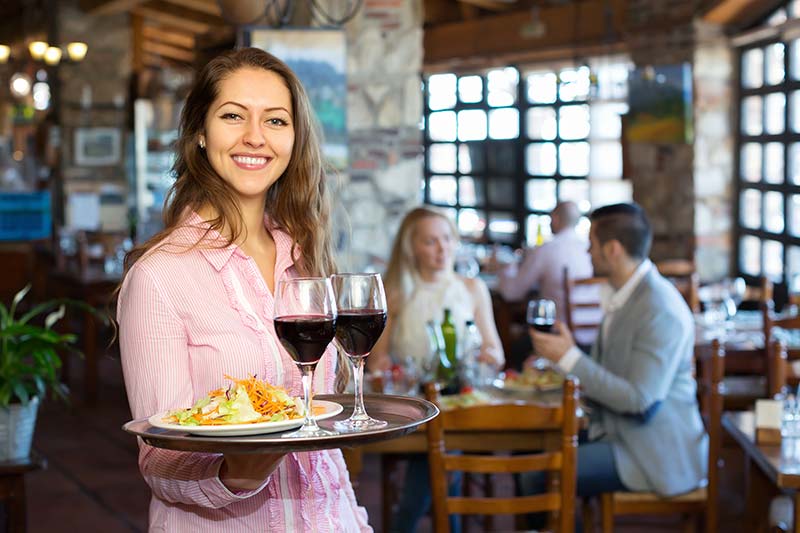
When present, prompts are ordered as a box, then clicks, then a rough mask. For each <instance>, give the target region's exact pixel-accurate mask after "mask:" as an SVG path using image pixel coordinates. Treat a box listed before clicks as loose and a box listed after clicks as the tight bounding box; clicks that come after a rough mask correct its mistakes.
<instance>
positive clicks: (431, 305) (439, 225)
mask: <svg viewBox="0 0 800 533" xmlns="http://www.w3.org/2000/svg"><path fill="white" fill-rule="evenodd" d="M457 245H458V232H457V230H456V227H455V224H453V222H452V221H451V220H450V218H448V217H447V215H445V214H444V213H442V212H441V211H438V210H436V209H434V208H431V207H425V206H423V207H417V208H415V209H413V210H411V211H410V212H409V213H408V214H407V215H406V216H405V218H404V219H403V222H402V223H401V224H400V229H399V230H398V232H397V237H396V238H395V241H394V245H393V246H392V254H391V257H390V258H389V266H388V268H387V270H386V275H385V276H384V285H385V287H386V298H387V304H388V307H389V313H388V315H389V317H388V322H387V324H386V329H385V330H384V333H383V336H382V337H381V338H380V340H379V341H378V343H377V344H376V345H375V348H373V350H372V353H371V354H370V357H369V364H370V368H371V369H373V370H386V369H388V368H390V367H391V365H392V363H393V362H400V361H403V360H405V358H407V357H411V358H412V359H413V360H414V362H415V363H416V364H417V367H418V368H419V367H421V366H424V363H425V359H426V358H428V357H430V347H429V345H428V340H427V339H428V336H427V333H426V330H425V324H426V323H427V322H428V321H429V320H433V321H434V322H436V323H437V324H439V323H441V322H442V320H443V318H444V310H445V308H448V309H450V310H451V311H452V315H453V323H454V324H455V326H456V338H463V335H464V329H465V324H466V322H467V321H468V320H473V321H474V322H475V325H476V326H477V327H478V331H480V334H481V338H482V339H483V342H482V344H481V352H480V356H479V360H482V361H484V362H487V363H492V364H494V365H496V366H498V367H500V366H502V365H503V363H504V357H503V347H502V345H501V344H500V336H499V335H498V334H497V327H496V326H495V323H494V314H493V312H492V301H491V297H490V296H489V289H488V288H487V287H486V284H485V283H484V282H483V281H482V280H481V279H480V278H465V277H463V276H460V275H459V274H456V272H455V271H454V269H453V262H454V257H455V249H456V247H457ZM392 359H395V361H392Z"/></svg>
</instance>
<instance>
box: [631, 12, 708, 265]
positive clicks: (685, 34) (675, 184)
mask: <svg viewBox="0 0 800 533" xmlns="http://www.w3.org/2000/svg"><path fill="white" fill-rule="evenodd" d="M694 4H695V2H693V1H692V0H674V1H671V2H663V1H661V0H633V1H631V2H630V4H629V6H628V13H627V15H628V27H629V28H630V33H629V35H628V36H627V38H628V45H629V50H630V54H631V59H632V60H633V62H634V63H635V65H636V66H637V67H646V66H651V65H652V66H657V65H670V64H678V63H684V62H691V61H692V54H693V48H694V28H693V26H692V25H691V24H690V23H686V22H683V23H672V22H674V21H678V20H686V19H687V17H688V16H687V13H689V14H691V13H693V9H694ZM627 148H628V154H627V162H628V168H627V177H628V178H629V179H630V180H631V182H632V184H633V199H634V201H636V202H638V203H639V204H641V205H642V207H644V209H645V210H646V212H647V214H648V216H649V217H650V219H651V221H652V224H653V232H654V240H653V250H652V253H651V257H652V258H653V259H654V260H661V259H672V258H692V257H693V256H694V247H695V243H694V185H693V170H694V169H693V149H692V144H691V140H689V141H688V142H687V143H685V144H677V143H658V142H637V143H631V144H629V145H628V147H627Z"/></svg>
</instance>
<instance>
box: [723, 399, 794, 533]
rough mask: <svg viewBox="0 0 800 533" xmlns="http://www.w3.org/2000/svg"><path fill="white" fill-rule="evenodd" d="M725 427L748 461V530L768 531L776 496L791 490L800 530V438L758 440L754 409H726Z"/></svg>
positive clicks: (755, 531)
mask: <svg viewBox="0 0 800 533" xmlns="http://www.w3.org/2000/svg"><path fill="white" fill-rule="evenodd" d="M722 428H723V430H724V431H725V432H727V434H728V435H730V437H731V438H732V439H733V440H734V441H735V442H736V444H738V446H739V447H740V448H741V449H742V451H743V452H744V456H745V462H746V467H745V468H746V470H745V472H746V474H745V475H746V480H747V481H746V483H747V487H746V494H747V497H746V502H747V503H746V505H747V507H746V510H745V520H746V523H747V526H746V527H747V528H746V531H751V532H753V533H757V532H765V531H768V530H769V529H768V528H769V524H768V523H767V522H768V520H767V517H768V514H769V506H770V502H771V500H772V498H774V497H775V496H777V495H780V494H782V493H789V494H790V495H791V498H792V501H793V504H794V509H795V512H794V516H793V523H792V524H788V525H789V526H790V527H791V531H793V532H794V533H800V516H798V515H800V513H798V512H797V510H798V509H800V490H798V489H800V438H797V437H792V438H782V439H781V441H780V443H778V444H765V443H760V442H758V441H757V440H756V420H755V413H754V412H753V411H737V412H725V413H723V415H722Z"/></svg>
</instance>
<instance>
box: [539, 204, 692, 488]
mask: <svg viewBox="0 0 800 533" xmlns="http://www.w3.org/2000/svg"><path fill="white" fill-rule="evenodd" d="M591 221H592V227H591V232H590V236H589V237H590V248H589V252H590V254H591V257H592V266H593V268H594V273H595V275H597V276H607V277H608V278H609V282H610V285H611V287H612V288H613V290H614V292H613V293H612V294H611V295H610V299H609V300H608V302H607V305H606V307H605V314H604V317H603V322H602V325H601V328H600V333H599V335H598V338H597V341H596V342H595V344H594V345H593V347H592V350H591V354H590V355H587V354H585V353H583V352H581V351H580V350H579V349H578V348H577V347H576V346H575V343H574V341H573V339H572V335H571V334H570V332H569V330H568V329H567V327H566V325H565V324H563V323H559V324H557V325H556V327H555V328H554V330H555V333H552V334H548V333H539V332H537V331H534V330H533V329H531V333H530V334H531V340H532V342H533V345H534V348H535V350H536V353H537V354H538V355H540V356H542V357H546V358H547V359H550V360H551V361H553V362H554V363H555V364H556V365H557V367H558V368H560V369H561V370H562V371H564V372H565V373H568V374H571V375H573V376H576V377H577V378H578V379H579V380H580V385H581V391H582V394H583V395H584V396H585V397H586V398H588V399H589V400H590V401H591V403H590V406H591V407H592V410H591V413H590V423H589V435H588V442H586V443H582V444H581V445H580V446H579V448H578V494H579V495H581V496H592V495H596V494H599V493H601V492H609V491H620V490H627V491H652V492H656V493H658V494H660V495H663V496H672V495H676V494H680V493H684V492H688V491H691V490H693V489H695V488H697V487H699V486H701V485H702V484H703V483H704V479H705V476H706V471H707V458H708V452H707V450H708V439H707V436H706V432H705V430H704V427H703V423H702V420H701V418H700V413H699V409H698V406H697V400H696V389H697V384H696V382H695V380H694V377H693V376H692V366H693V357H692V354H693V350H694V324H693V321H692V314H691V312H690V311H689V308H688V307H687V305H686V302H685V301H684V299H683V297H682V296H681V295H680V293H679V292H678V291H677V289H675V287H674V286H673V285H672V284H671V283H670V282H669V281H668V280H666V279H664V278H663V277H662V276H661V275H660V274H659V273H658V271H657V270H656V268H655V267H654V266H653V265H652V263H651V262H650V260H649V259H647V256H648V254H649V252H650V245H651V242H652V231H651V228H650V223H649V222H648V220H647V217H646V216H645V214H644V212H643V211H642V209H641V208H640V207H639V206H638V205H636V204H616V205H610V206H605V207H601V208H599V209H597V210H596V211H594V213H592V215H591Z"/></svg>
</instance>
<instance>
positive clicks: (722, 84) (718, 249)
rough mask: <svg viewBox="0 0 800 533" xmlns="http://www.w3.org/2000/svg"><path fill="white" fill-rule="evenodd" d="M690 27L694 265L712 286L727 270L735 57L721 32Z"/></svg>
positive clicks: (732, 186) (707, 27)
mask: <svg viewBox="0 0 800 533" xmlns="http://www.w3.org/2000/svg"><path fill="white" fill-rule="evenodd" d="M695 28H696V36H697V46H696V48H695V52H694V66H695V68H694V86H695V106H694V108H695V142H694V195H695V204H694V210H695V215H694V224H695V234H696V236H697V248H696V250H695V260H696V261H697V270H698V273H699V274H700V278H701V279H702V280H703V281H712V280H718V279H720V278H723V277H725V276H727V275H728V274H729V268H730V266H731V265H732V257H731V254H732V251H733V243H732V242H731V235H732V230H733V228H732V224H733V204H734V201H735V199H734V190H735V183H734V176H733V172H734V167H735V164H734V163H735V161H734V158H735V154H734V146H735V142H736V139H735V131H734V129H735V120H734V117H733V110H734V109H735V105H734V90H733V84H734V83H736V80H735V77H734V71H735V69H734V68H733V66H734V61H735V52H734V51H733V50H732V49H731V46H730V43H729V42H728V39H727V38H726V37H725V35H724V33H723V32H722V29H721V28H720V27H718V26H714V25H710V24H707V23H702V22H697V23H696V24H695Z"/></svg>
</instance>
